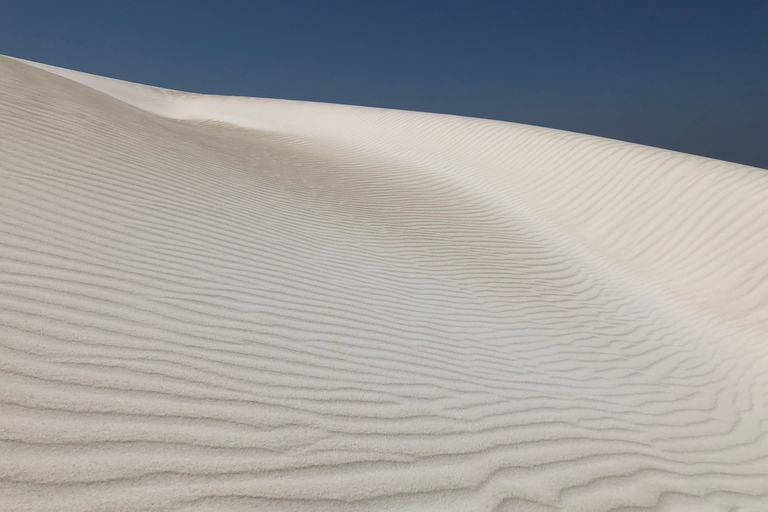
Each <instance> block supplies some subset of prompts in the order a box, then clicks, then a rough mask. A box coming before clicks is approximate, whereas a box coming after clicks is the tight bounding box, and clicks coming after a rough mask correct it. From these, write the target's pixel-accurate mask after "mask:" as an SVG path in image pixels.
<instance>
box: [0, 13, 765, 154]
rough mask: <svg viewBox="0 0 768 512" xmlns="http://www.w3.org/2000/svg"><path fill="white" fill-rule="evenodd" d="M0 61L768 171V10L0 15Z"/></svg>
mask: <svg viewBox="0 0 768 512" xmlns="http://www.w3.org/2000/svg"><path fill="white" fill-rule="evenodd" d="M0 53H1V54H5V55H11V56H14V57H20V58H24V59H29V60H34V61H38V62H44V63H47V64H53V65H56V66H61V67H65V68H71V69H77V70H80V71H86V72H89V73H94V74H98V75H105V76H111V77H115V78H121V79H124V80H130V81H133V82H140V83H146V84H151V85H158V86H162V87H170V88H173V89H181V90H186V91H194V92H204V93H216V94H235V95H245V96H262V97H274V98H288V99H302V100H313V101H327V102H334V103H348V104H355V105H369V106H377V107H389V108H399V109H408V110H422V111H430V112H441V113H449V114H459V115H465V116H474V117H486V118H493V119H501V120H504V121H514V122H520V123H527V124H534V125H540V126H548V127H553V128H560V129H564V130H572V131H576V132H582V133H589V134H594V135H601V136H604V137H611V138H615V139H621V140H627V141H632V142H638V143H641V144H648V145H652V146H658V147H664V148H668V149H674V150H678V151H684V152H687V153H695V154H700V155H705V156H710V157H713V158H720V159H723V160H730V161H735V162H740V163H745V164H750V165H755V166H758V167H762V168H767V169H768V0H760V1H751V0H750V1H742V0H717V1H711V0H697V1H684V0H665V1H657V0H603V1H580V0H532V1H513V0H508V1H482V0H477V1H451V0H442V1H419V0H410V1H400V0H386V1H379V0H349V1H346V0H323V1H321V0H317V1H310V0H304V1H301V0H280V1H272V0H218V1H213V0H210V1H198V0H183V1H182V0H178V1H176V0H167V1H164V0H155V1H145V0H121V1H113V0H90V1H89V0H66V1H63V0H0Z"/></svg>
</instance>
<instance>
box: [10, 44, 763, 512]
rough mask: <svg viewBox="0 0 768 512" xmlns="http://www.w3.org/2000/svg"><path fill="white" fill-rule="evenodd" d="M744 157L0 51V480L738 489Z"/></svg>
mask: <svg viewBox="0 0 768 512" xmlns="http://www.w3.org/2000/svg"><path fill="white" fill-rule="evenodd" d="M767 357H768V171H763V170H760V169H755V168H750V167H745V166H741V165H736V164H731V163H726V162H721V161H716V160H710V159H705V158H701V157H696V156H691V155H685V154H680V153H674V152H670V151H665V150H660V149H655V148H650V147H644V146H639V145H633V144H628V143H624V142H618V141H613V140H607V139H601V138H596V137H589V136H585V135H579V134H574V133H568V132H561V131H556V130H550V129H543V128H537V127H532V126H524V125H517V124H511V123H503V122H498V121H488V120H481V119H468V118H462V117H455V116H443V115H435V114H423V113H416V112H402V111H395V110H384V109H372V108H363V107H352V106H343V105H330V104H319V103H308V102H295V101H282V100H269V99H258V98H234V97H217V96H204V95H196V94H190V93H181V92H177V91H170V90H164V89H158V88H153V87H148V86H143V85H137V84H131V83H126V82H121V81H117V80H111V79H107V78H101V77H95V76H91V75H86V74H82V73H78V72H74V71H68V70H64V69H58V68H53V67H50V66H45V65H41V64H35V63H29V62H24V61H19V60H15V59H10V58H5V57H0V510H3V511H35V512H37V511H76V512H85V511H118V510H119V511H151V510H174V511H193V510H194V511H208V510H225V511H235V510H238V511H240V510H242V511H246V510H248V511H250V510H259V511H262V510H263V511H278V510H279V511H283V510H286V511H300V510H301V511H310V510H311V511H359V510H375V511H396V510H397V511H419V512H422V511H423V512H427V511H435V512H451V511H455V512H468V511H553V510H563V511H585V512H598V511H636V510H670V511H672V510H674V511H678V510H685V511H704V512H707V511H714V510H723V511H755V512H758V511H760V512H764V511H766V510H768V435H766V434H768V411H767V410H766V407H767V404H766V400H767V399H768V359H767Z"/></svg>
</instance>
